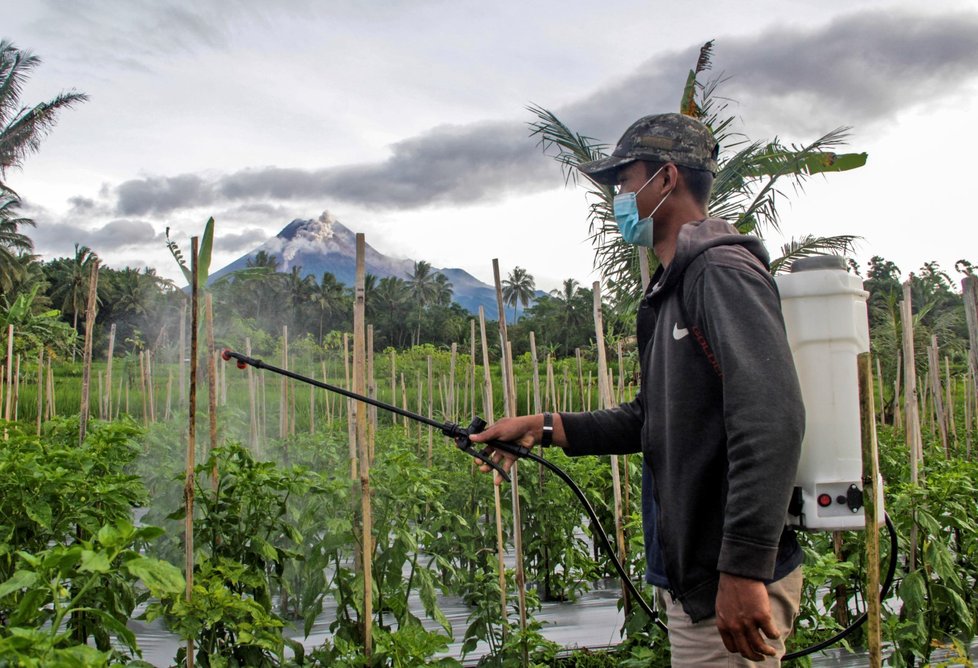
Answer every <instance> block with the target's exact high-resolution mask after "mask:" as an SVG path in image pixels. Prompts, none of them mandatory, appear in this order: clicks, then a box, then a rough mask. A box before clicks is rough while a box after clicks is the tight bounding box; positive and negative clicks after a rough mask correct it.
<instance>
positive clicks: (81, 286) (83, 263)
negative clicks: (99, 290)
mask: <svg viewBox="0 0 978 668" xmlns="http://www.w3.org/2000/svg"><path fill="white" fill-rule="evenodd" d="M97 258H98V256H97V255H96V254H95V253H94V252H93V251H92V249H91V248H89V247H88V246H82V245H79V244H77V243H76V244H75V254H74V256H73V257H72V258H71V259H70V260H68V263H67V265H65V266H64V267H63V271H64V272H65V273H64V274H63V275H62V276H60V277H58V279H57V280H55V282H54V283H55V288H54V290H53V292H52V294H51V297H52V299H55V300H60V301H61V312H62V313H67V312H68V311H71V314H72V322H71V326H72V328H74V330H75V331H76V332H77V331H78V313H79V311H81V309H82V308H84V306H85V303H86V300H87V299H88V279H89V275H90V274H91V272H92V262H94V261H95V260H96V259H97Z"/></svg>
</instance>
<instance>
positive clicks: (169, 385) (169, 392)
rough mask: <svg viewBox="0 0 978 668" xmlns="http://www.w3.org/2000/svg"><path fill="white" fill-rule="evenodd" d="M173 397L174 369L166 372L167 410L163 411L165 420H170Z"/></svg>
mask: <svg viewBox="0 0 978 668" xmlns="http://www.w3.org/2000/svg"><path fill="white" fill-rule="evenodd" d="M172 399H173V369H170V370H169V371H168V372H167V374H166V411H165V412H164V413H163V420H164V421H169V419H170V409H171V407H172V406H171V401H172Z"/></svg>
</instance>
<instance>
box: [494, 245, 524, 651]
mask: <svg viewBox="0 0 978 668" xmlns="http://www.w3.org/2000/svg"><path fill="white" fill-rule="evenodd" d="M492 273H493V279H494V281H495V283H496V305H497V307H498V309H499V340H500V344H501V346H502V351H501V352H502V363H503V364H502V371H503V406H504V407H505V414H506V415H507V416H508V417H516V379H515V375H514V373H513V348H512V346H511V345H510V342H509V334H508V332H507V329H506V310H505V309H504V308H503V288H502V282H501V280H500V277H499V260H498V259H495V258H494V259H493V261H492ZM510 478H511V482H510V492H511V499H512V500H511V503H512V508H513V552H514V555H515V557H516V595H517V601H518V603H519V614H520V631H521V632H522V633H523V634H524V635H525V633H526V623H527V610H526V571H525V570H524V568H523V518H522V515H521V513H520V483H519V480H520V479H519V462H518V461H515V462H513V465H512V467H511V468H510ZM522 650H523V665H524V666H525V665H529V657H528V651H529V650H528V648H527V646H526V643H523V645H522Z"/></svg>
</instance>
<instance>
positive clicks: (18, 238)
mask: <svg viewBox="0 0 978 668" xmlns="http://www.w3.org/2000/svg"><path fill="white" fill-rule="evenodd" d="M19 204H20V201H19V200H18V199H17V198H15V197H11V196H2V195H0V288H3V291H4V292H8V291H9V290H10V289H12V285H13V284H14V282H16V278H17V276H18V271H19V268H21V263H20V262H19V260H18V257H19V254H23V253H30V252H31V251H32V250H34V244H33V243H32V242H31V240H30V239H29V238H28V237H27V236H25V235H23V234H21V233H20V232H19V231H18V228H19V226H21V225H30V226H31V227H33V226H34V221H33V220H30V219H29V218H22V217H19V216H17V213H16V209H17V207H18V205H19Z"/></svg>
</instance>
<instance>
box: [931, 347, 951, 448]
mask: <svg viewBox="0 0 978 668" xmlns="http://www.w3.org/2000/svg"><path fill="white" fill-rule="evenodd" d="M927 370H928V372H929V373H930V390H931V398H932V400H933V402H934V420H935V421H936V422H937V431H938V433H939V434H940V436H941V445H942V446H943V447H944V458H945V459H950V458H951V449H950V446H948V442H947V419H946V417H945V415H944V397H943V394H944V391H943V389H942V388H941V361H940V356H939V352H938V348H937V335H936V334H932V335H931V337H930V347H929V348H927Z"/></svg>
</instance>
